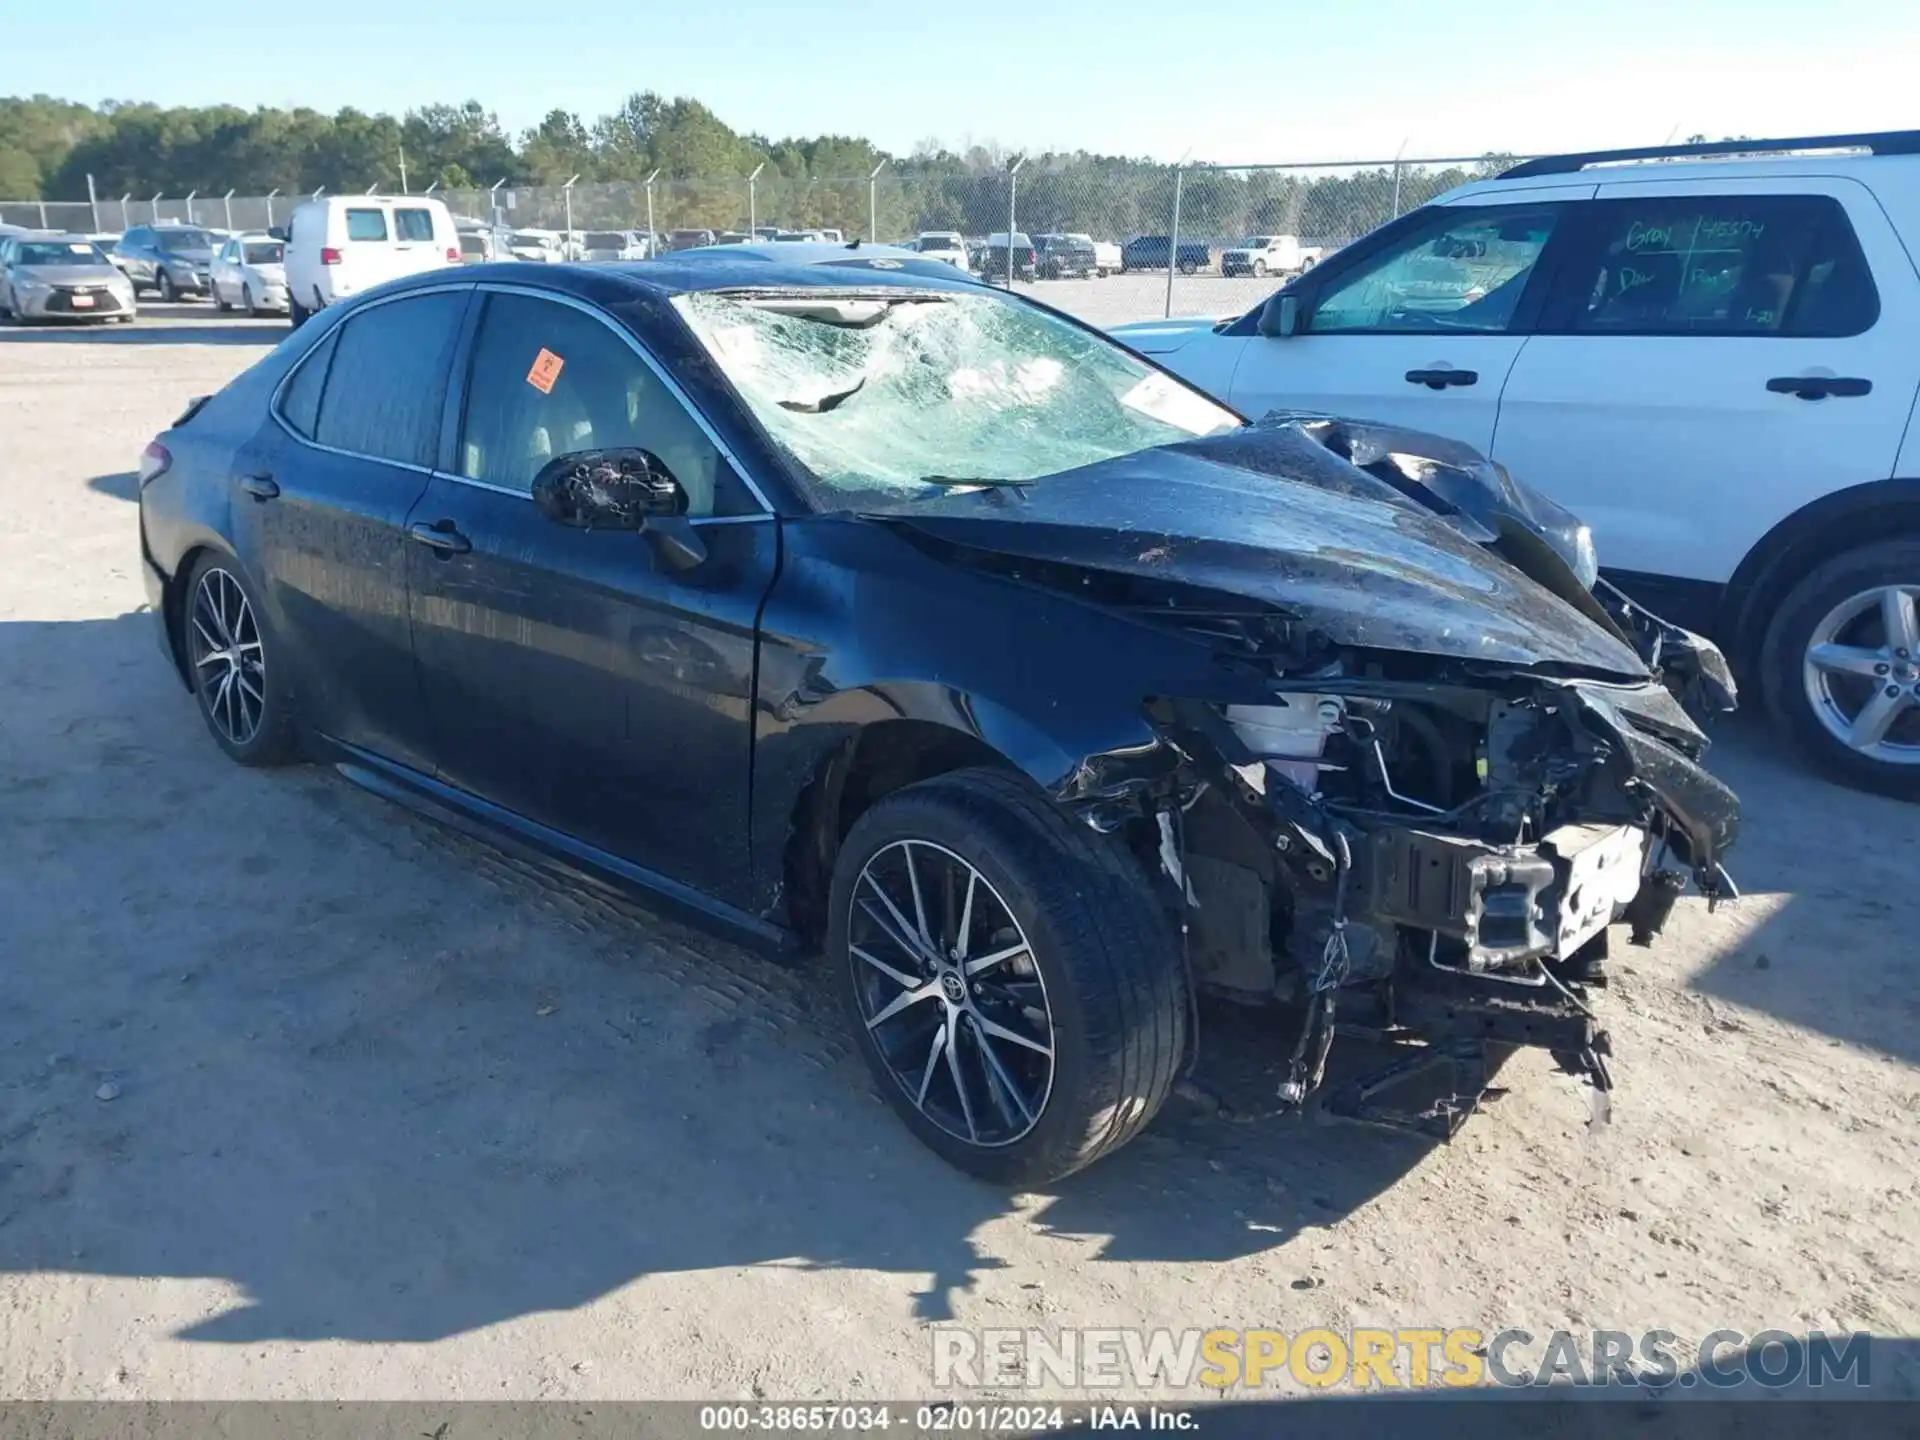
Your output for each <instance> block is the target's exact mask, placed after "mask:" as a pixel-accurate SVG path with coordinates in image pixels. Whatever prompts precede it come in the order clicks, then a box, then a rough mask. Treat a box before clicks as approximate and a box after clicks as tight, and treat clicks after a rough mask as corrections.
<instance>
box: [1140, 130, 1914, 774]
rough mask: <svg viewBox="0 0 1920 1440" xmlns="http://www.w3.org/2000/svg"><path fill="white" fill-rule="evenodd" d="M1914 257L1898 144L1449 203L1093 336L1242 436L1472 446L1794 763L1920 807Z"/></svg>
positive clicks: (1877, 142) (1475, 194)
mask: <svg viewBox="0 0 1920 1440" xmlns="http://www.w3.org/2000/svg"><path fill="white" fill-rule="evenodd" d="M1813 151H1821V152H1826V153H1820V154H1817V155H1815V154H1812V153H1808V152H1813ZM1834 152H1838V153H1834ZM1848 152H1851V153H1848ZM1675 158H1685V159H1686V160H1687V161H1688V163H1685V164H1674V163H1666V162H1668V161H1671V160H1673V159H1675ZM1917 252H1920V133H1913V132H1909V133H1905V134H1894V135H1867V136H1839V137H1816V138H1814V139H1811V140H1785V141H1753V140H1743V141H1738V142H1731V141H1730V142H1727V143H1725V144H1721V145H1706V146H1699V145H1693V146H1661V147H1655V148H1654V149H1651V150H1625V151H1611V152H1598V153H1594V154H1582V155H1569V156H1560V157H1554V158H1549V159H1545V160H1537V161H1531V162H1528V163H1526V164H1523V165H1519V166H1516V167H1514V168H1512V169H1510V170H1508V171H1507V172H1505V173H1504V174H1503V175H1501V176H1499V177H1497V178H1495V179H1492V180H1487V181H1481V182H1477V183H1474V184H1470V185H1466V186H1463V187H1461V188H1459V189H1457V190H1454V191H1451V192H1449V193H1447V194H1445V195H1443V196H1441V197H1439V198H1438V199H1437V200H1435V201H1434V202H1433V203H1431V204H1429V205H1427V206H1425V207H1423V208H1421V209H1419V210H1416V211H1414V212H1412V213H1411V214H1408V215H1403V216H1401V217H1400V218H1399V219H1397V220H1395V221H1393V222H1392V223H1390V224H1388V225H1386V226H1383V227H1382V228H1381V229H1379V230H1377V231H1375V232H1374V233H1373V234H1372V235H1370V236H1367V237H1366V238H1364V239H1362V240H1359V241H1356V242H1355V243H1354V244H1353V245H1352V246H1349V247H1348V248H1346V249H1344V250H1342V251H1341V252H1340V253H1338V254H1337V255H1333V256H1330V257H1329V258H1328V259H1327V260H1326V261H1325V262H1323V263H1322V264H1320V265H1319V266H1316V267H1315V268H1314V269H1313V270H1312V271H1311V272H1310V273H1309V274H1307V275H1305V276H1302V277H1301V278H1299V279H1297V280H1294V281H1292V282H1291V283H1289V284H1288V285H1287V286H1285V287H1284V288H1283V289H1281V290H1280V291H1279V292H1278V293H1277V294H1276V295H1275V296H1273V297H1271V298H1270V299H1269V300H1268V301H1266V302H1265V303H1264V304H1262V305H1261V306H1258V307H1256V308H1255V309H1254V310H1253V311H1250V312H1248V313H1247V314H1246V315H1244V316H1242V317H1240V318H1239V319H1238V320H1235V321H1233V322H1231V323H1228V324H1226V325H1224V326H1221V327H1220V328H1219V330H1218V332H1217V333H1216V332H1215V330H1214V328H1213V327H1212V326H1211V325H1209V324H1206V323H1201V324H1197V325H1184V324H1180V323H1177V322H1160V323H1158V324H1149V325H1146V326H1141V327H1134V326H1121V327H1118V328H1117V329H1116V332H1115V333H1116V334H1117V335H1119V336H1120V338H1122V339H1124V340H1126V342H1127V343H1129V344H1132V345H1135V346H1136V347H1137V348H1139V349H1141V350H1143V351H1146V352H1148V353H1150V354H1152V355H1153V357H1154V359H1155V360H1157V361H1158V362H1159V363H1161V364H1163V365H1165V366H1167V367H1168V368H1169V369H1172V370H1174V371H1176V372H1178V373H1180V374H1181V375H1183V376H1185V377H1186V378H1187V379H1188V380H1190V381H1192V382H1193V383H1195V384H1197V385H1199V386H1200V387H1201V388H1202V389H1205V390H1207V391H1209V392H1210V393H1212V394H1215V395H1217V396H1219V397H1220V398H1221V399H1223V400H1225V401H1227V402H1228V403H1230V404H1231V405H1233V406H1234V407H1235V408H1236V409H1238V410H1240V411H1242V412H1244V413H1248V414H1256V415H1257V414H1262V413H1265V411H1267V410H1268V409H1270V408H1273V407H1275V406H1285V407H1289V408H1293V407H1306V408H1314V409H1327V410H1334V411H1340V412H1347V413H1366V414H1369V415H1375V416H1378V417H1379V418H1381V419H1384V420H1390V421H1397V422H1400V423H1404V424H1407V425H1413V426H1417V427H1419V428H1421V429H1423V430H1430V431H1437V432H1439V433H1442V434H1446V435H1450V436H1453V437H1455V438H1457V439H1459V440H1463V441H1465V442H1466V443H1468V444H1470V445H1473V446H1476V447H1477V448H1479V449H1481V450H1485V451H1487V452H1488V453H1489V454H1490V455H1491V456H1492V458H1493V459H1494V460H1495V461H1496V462H1498V463H1499V464H1501V465H1504V466H1505V467H1506V468H1508V469H1509V470H1511V471H1512V472H1513V473H1514V474H1516V475H1520V476H1523V477H1525V478H1526V479H1527V480H1529V481H1531V482H1532V483H1534V484H1536V485H1538V486H1539V487H1540V488H1541V489H1542V490H1544V491H1545V492H1546V493H1547V494H1549V495H1551V496H1552V497H1553V498H1554V499H1555V500H1557V501H1559V502H1560V503H1562V504H1564V505H1567V506H1569V507H1570V508H1572V509H1575V510H1577V511H1578V512H1579V513H1581V514H1582V515H1583V516H1585V517H1586V518H1587V519H1588V520H1589V521H1590V522H1591V523H1592V525H1593V528H1594V534H1595V537H1596V540H1597V543H1598V544H1599V546H1600V549H1601V553H1602V554H1603V555H1605V556H1606V558H1607V562H1608V564H1609V566H1612V567H1617V571H1618V574H1617V576H1616V578H1617V579H1618V581H1619V583H1620V585H1621V587H1622V588H1623V589H1625V590H1626V591H1627V592H1628V593H1630V594H1633V595H1635V596H1637V597H1639V598H1641V599H1643V600H1644V601H1646V602H1647V603H1648V604H1650V605H1652V606H1653V607H1654V608H1655V609H1657V610H1661V611H1663V612H1664V613H1668V614H1671V615H1672V616H1673V618H1675V619H1677V620H1680V621H1682V622H1683V623H1685V624H1688V625H1689V626H1691V627H1693V628H1695V629H1700V630H1704V631H1705V632H1707V633H1709V634H1711V635H1712V636H1713V637H1714V638H1715V639H1717V640H1719V641H1720V642H1721V643H1722V644H1723V645H1724V646H1725V647H1726V649H1727V651H1728V652H1729V654H1730V655H1731V656H1732V658H1733V660H1734V662H1735V665H1736V668H1737V670H1738V671H1739V673H1741V674H1742V675H1743V676H1744V677H1746V678H1747V679H1748V680H1749V682H1750V688H1751V689H1756V690H1757V691H1758V692H1759V693H1760V694H1761V696H1762V698H1763V700H1764V702H1765V704H1766V707H1767V709H1768V711H1769V713H1770V714H1771V716H1772V718H1773V720H1774V723H1775V724H1776V726H1777V727H1778V729H1779V730H1780V732H1781V733H1782V734H1783V735H1784V736H1786V737H1787V738H1788V739H1789V740H1790V741H1791V742H1792V743H1794V744H1795V745H1796V746H1798V747H1799V749H1800V750H1801V751H1802V752H1803V753H1804V754H1805V755H1806V756H1808V757H1809V758H1810V759H1811V760H1813V761H1814V762H1816V763H1818V764H1820V765H1822V766H1823V767H1825V768H1826V769H1827V770H1828V771H1829V772H1830V773H1832V774H1834V775H1836V776H1838V777H1840V778H1842V779H1845V780H1848V781H1851V782H1852V783H1855V784H1859V785H1862V786H1865V787H1866V788H1869V789H1875V790H1879V791H1881V792H1883V793H1898V794H1902V795H1907V796H1920V668H1916V659H1917V658H1920V618H1917V617H1916V614H1915V606H1916V597H1920V427H1916V426H1915V425H1914V423H1913V419H1912V417H1913V415H1914V413H1915V397H1916V395H1920V347H1916V346H1915V345H1914V344H1913V343H1912V336H1913V335H1914V334H1915V333H1916V327H1920V276H1916V273H1915V269H1914V265H1913V261H1912V258H1911V257H1912V256H1913V255H1914V254H1915V253H1917ZM1496 417H1497V419H1498V424H1497V425H1496V424H1495V421H1496Z"/></svg>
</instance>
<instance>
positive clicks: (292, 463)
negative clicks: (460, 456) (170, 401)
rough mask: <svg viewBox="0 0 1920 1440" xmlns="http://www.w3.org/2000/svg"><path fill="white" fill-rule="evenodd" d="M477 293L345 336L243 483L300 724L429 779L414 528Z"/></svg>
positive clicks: (431, 300) (331, 342) (306, 383)
mask: <svg viewBox="0 0 1920 1440" xmlns="http://www.w3.org/2000/svg"><path fill="white" fill-rule="evenodd" d="M468 291H469V287H465V286H460V287H448V288H442V289H434V290H428V291H409V292H407V293H405V294H402V295H397V296H394V297H392V298H390V299H385V300H378V301H375V302H373V303H371V304H368V305H365V306H362V307H360V308H358V309H356V310H355V311H354V312H353V313H352V314H349V315H348V316H346V318H345V319H343V320H342V321H341V322H340V323H339V324H337V325H335V326H334V327H332V329H331V330H330V331H329V332H328V334H327V335H325V336H324V337H323V338H322V339H321V340H320V341H319V342H318V343H317V344H316V345H314V346H313V348H312V349H311V350H309V351H308V352H307V354H306V355H305V356H304V357H303V358H302V360H301V361H300V363H299V364H297V365H296V366H295V367H294V369H293V370H292V371H291V372H290V373H289V375H288V376H287V378H286V379H285V380H284V381H282V382H281V385H280V387H279V388H278V390H277V391H276V393H275V397H274V399H273V402H272V413H273V421H272V423H270V424H269V425H268V426H266V427H265V428H264V429H263V431H262V433H261V435H260V436H259V437H258V438H257V439H256V440H255V441H254V442H252V443H251V444H249V445H248V446H246V447H243V448H242V450H241V451H240V452H239V454H238V456H237V457H236V463H235V467H234V474H233V477H232V485H233V500H232V505H233V521H234V542H235V546H236V548H237V549H238V551H239V555H240V559H241V561H242V562H243V563H244V564H246V565H247V566H248V568H249V570H250V571H251V573H252V575H253V578H254V580H255V582H256V586H257V588H258V590H259V592H260V594H261V599H262V605H263V608H264V609H265V610H266V612H267V617H268V621H269V623H270V624H271V625H272V627H273V629H274V631H275V632H276V635H277V637H278V639H279V640H280V642H281V643H280V645H279V647H278V648H279V649H280V651H281V652H282V653H285V654H287V655H290V656H293V657H295V663H296V665H297V670H296V676H295V690H296V694H297V695H298V697H299V704H300V709H301V713H302V716H303V718H304V719H305V720H306V721H307V722H308V723H309V724H311V725H312V726H313V727H314V728H315V729H317V730H319V731H320V732H321V733H322V734H324V735H327V736H329V737H331V738H333V739H335V740H339V741H343V742H345V743H346V744H349V745H354V746H357V747H359V748H361V749H364V750H367V751H370V752H372V753H374V754H376V755H381V756H385V757H387V758H390V759H393V760H396V761H398V762H400V763H402V764H406V765H410V766H413V767H414V768H417V769H422V770H428V769H431V767H432V759H431V755H430V754H429V752H428V751H427V749H426V739H427V724H426V715H425V711H424V709H423V707H422V705H421V700H420V686H419V681H418V677H417V675H416V673H415V670H414V663H413V645H412V636H411V622H410V620H409V618H408V611H407V562H408V559H409V555H408V551H409V550H410V548H411V547H410V546H409V544H408V541H407V538H406V534H407V532H406V519H407V514H408V512H409V511H410V510H411V509H412V508H413V505H414V502H415V501H416V500H417V499H418V498H419V497H420V494H421V492H422V491H424V490H425V489H426V487H427V478H428V476H429V475H430V473H431V467H432V464H433V461H434V458H435V454H436V452H437V449H438V446H439V441H440V423H441V414H442V410H443V406H444V403H445V394H446V383H447V374H448V369H449V366H450V365H451V363H452V357H453V353H454V350H455V348H456V340H457V338H458V335H459V330H460V325H461V320H462V315H463V312H464V310H465V307H466V304H467V300H468Z"/></svg>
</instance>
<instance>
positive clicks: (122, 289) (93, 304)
mask: <svg viewBox="0 0 1920 1440" xmlns="http://www.w3.org/2000/svg"><path fill="white" fill-rule="evenodd" d="M137 311H138V306H137V305H136V303H135V301H134V293H133V282H132V281H131V280H129V279H128V278H127V277H126V276H125V275H122V274H121V273H120V271H119V270H118V269H117V268H116V267H115V266H114V264H113V262H112V261H111V260H109V259H108V258H107V255H106V252H105V251H104V250H102V249H101V248H100V247H99V246H98V245H95V244H94V243H93V242H92V241H91V240H89V239H88V238H87V237H86V236H84V235H58V236H43V235H37V234H32V233H22V234H15V235H9V236H7V237H6V238H5V239H0V316H4V317H5V318H6V319H8V320H10V321H12V322H13V323H14V324H16V325H24V324H30V323H32V322H35V321H39V320H109V319H111V320H121V321H131V320H132V319H133V317H134V315H135V314H136V313H137Z"/></svg>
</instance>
